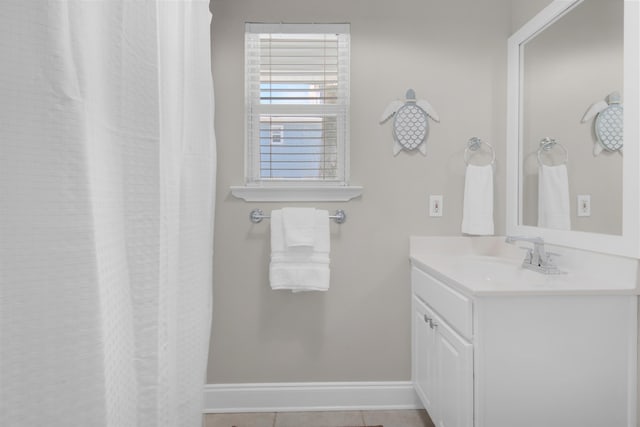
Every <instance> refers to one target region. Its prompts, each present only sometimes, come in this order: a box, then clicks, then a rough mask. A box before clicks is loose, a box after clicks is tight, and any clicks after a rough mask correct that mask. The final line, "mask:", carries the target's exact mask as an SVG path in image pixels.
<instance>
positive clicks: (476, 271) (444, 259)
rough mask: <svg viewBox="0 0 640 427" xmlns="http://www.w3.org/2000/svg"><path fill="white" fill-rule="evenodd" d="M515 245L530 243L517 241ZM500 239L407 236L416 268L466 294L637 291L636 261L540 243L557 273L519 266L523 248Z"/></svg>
mask: <svg viewBox="0 0 640 427" xmlns="http://www.w3.org/2000/svg"><path fill="white" fill-rule="evenodd" d="M518 243H520V244H519V245H518V246H523V247H524V246H530V245H529V244H527V243H526V242H518ZM518 246H515V245H510V244H507V243H505V242H504V237H500V236H492V237H465V236H446V237H445V236H433V237H432V236H412V237H411V238H410V248H409V255H410V258H411V262H412V264H413V265H415V266H416V267H418V268H420V269H422V270H424V271H426V272H428V273H430V274H432V275H433V276H435V277H437V278H439V279H440V280H442V281H443V282H445V283H447V284H449V285H450V286H452V287H454V288H456V289H457V290H458V291H460V292H462V293H463V294H465V295H468V296H482V295H485V296H486V295H493V296H497V295H503V296H521V295H638V294H640V289H638V260H636V259H632V258H625V257H619V256H613V255H607V254H599V253H594V252H588V251H582V250H577V249H571V248H563V247H554V246H552V245H545V246H546V249H547V250H548V251H551V252H555V253H558V254H559V255H560V256H558V257H557V258H556V263H557V265H558V267H559V268H560V269H561V270H563V271H566V272H567V274H562V275H545V274H541V273H538V272H535V271H531V270H528V269H524V268H522V260H523V258H524V254H525V252H524V251H523V250H521V249H520V248H519V247H518Z"/></svg>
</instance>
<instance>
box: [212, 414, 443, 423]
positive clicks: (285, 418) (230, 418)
mask: <svg viewBox="0 0 640 427" xmlns="http://www.w3.org/2000/svg"><path fill="white" fill-rule="evenodd" d="M204 425H205V427H342V426H362V425H383V426H384V427H434V425H433V423H432V422H431V419H430V418H429V415H427V413H426V412H425V411H419V410H406V411H335V412H328V411H327V412H261V413H242V414H206V415H205V424H204Z"/></svg>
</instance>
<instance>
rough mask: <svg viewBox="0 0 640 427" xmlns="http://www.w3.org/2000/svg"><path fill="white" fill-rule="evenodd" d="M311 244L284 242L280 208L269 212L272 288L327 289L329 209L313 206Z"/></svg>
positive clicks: (292, 289) (270, 280) (295, 289)
mask: <svg viewBox="0 0 640 427" xmlns="http://www.w3.org/2000/svg"><path fill="white" fill-rule="evenodd" d="M313 234H314V239H313V240H314V241H313V246H291V247H289V246H287V244H286V239H285V233H284V226H283V212H282V210H274V211H272V212H271V263H270V264H269V282H270V284H271V288H272V289H288V290H291V291H293V292H301V291H326V290H328V289H329V276H330V269H329V261H330V259H329V251H330V235H329V212H328V211H326V210H321V209H316V210H315V224H314V228H313Z"/></svg>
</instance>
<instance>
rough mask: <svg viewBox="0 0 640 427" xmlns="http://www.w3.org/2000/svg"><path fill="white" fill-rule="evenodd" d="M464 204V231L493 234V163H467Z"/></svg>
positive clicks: (482, 234) (480, 234)
mask: <svg viewBox="0 0 640 427" xmlns="http://www.w3.org/2000/svg"><path fill="white" fill-rule="evenodd" d="M463 204H464V206H463V208H462V232H463V233H464V234H473V235H477V236H487V235H492V234H493V232H494V227H493V165H486V166H476V165H467V172H466V174H465V178H464V200H463Z"/></svg>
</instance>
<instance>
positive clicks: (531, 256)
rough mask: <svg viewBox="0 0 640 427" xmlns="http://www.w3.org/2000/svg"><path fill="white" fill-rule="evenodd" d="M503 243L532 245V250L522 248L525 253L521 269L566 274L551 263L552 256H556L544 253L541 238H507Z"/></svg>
mask: <svg viewBox="0 0 640 427" xmlns="http://www.w3.org/2000/svg"><path fill="white" fill-rule="evenodd" d="M504 241H505V242H507V243H511V244H513V243H515V242H518V241H520V242H529V243H533V248H525V247H523V248H522V249H525V250H526V251H527V254H526V255H525V257H524V260H523V261H522V267H523V268H526V269H529V270H533V271H536V272H538V273H542V274H566V272H565V271H561V270H559V269H558V266H557V265H556V264H555V263H554V261H553V256H554V255H558V254H554V253H552V252H547V251H545V249H544V240H543V239H542V237H524V236H507V237H506V238H505V239H504Z"/></svg>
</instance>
